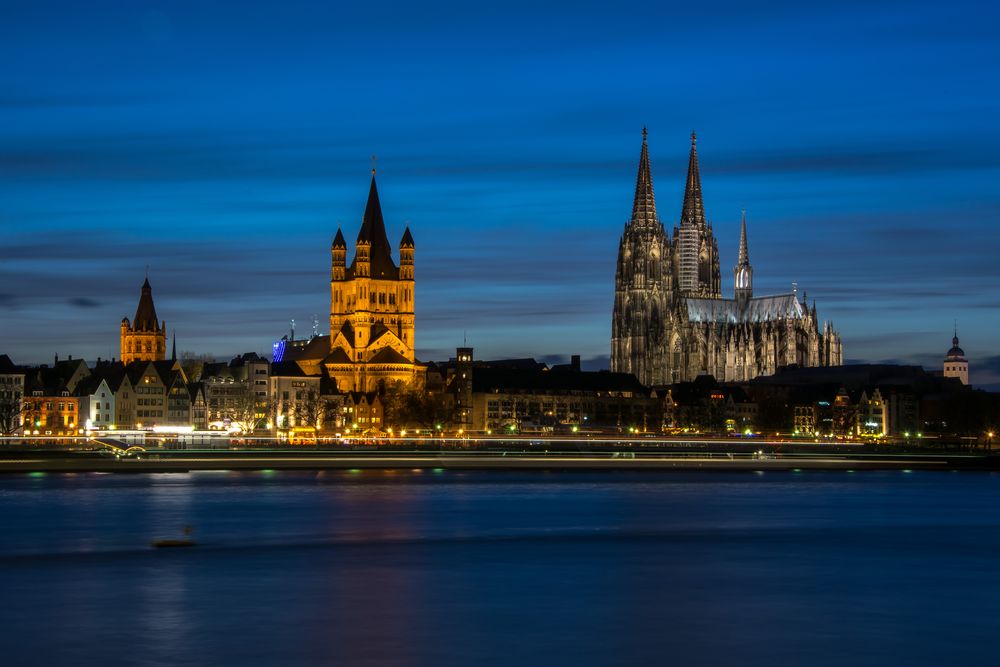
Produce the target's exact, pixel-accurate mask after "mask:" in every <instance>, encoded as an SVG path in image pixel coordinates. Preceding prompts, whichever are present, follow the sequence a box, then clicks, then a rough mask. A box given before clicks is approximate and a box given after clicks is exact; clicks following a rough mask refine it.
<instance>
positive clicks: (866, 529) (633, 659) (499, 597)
mask: <svg viewBox="0 0 1000 667" xmlns="http://www.w3.org/2000/svg"><path fill="white" fill-rule="evenodd" d="M0 517H2V518H0V527H2V531H0V584H2V586H0V610H2V612H0V613H2V617H0V618H2V624H0V639H2V640H3V641H2V647H3V648H2V649H0V651H2V656H3V657H2V664H5V665H21V664H25V665H28V664H34V665H46V664H80V665H106V664H129V665H132V664H134V665H177V664H187V665H202V664H234V665H235V664H239V665H298V664H337V665H384V664H393V665H397V664H405V665H509V664H515V665H520V666H524V665H541V664H545V665H562V664H576V665H650V664H678V665H717V664H740V665H773V664H789V665H804V664H809V665H843V664H854V665H869V664H870V665H875V664H878V665H886V664H903V663H906V664H911V665H912V664H925V665H938V664H942V663H944V662H946V661H947V662H950V663H953V664H973V663H977V664H994V663H995V662H996V660H995V653H996V652H995V650H994V648H993V644H994V641H995V638H996V637H997V636H998V631H1000V576H998V575H1000V475H995V474H989V473H947V472H913V473H904V472H869V473H848V472H802V473H793V472H775V473H770V472H769V473H766V474H760V473H752V472H746V473H726V474H708V473H704V474H703V473H696V472H678V473H639V472H608V473H592V472H588V473H584V472H564V473H544V472H453V471H441V472H437V473H435V472H432V471H425V472H418V471H396V472H354V473H352V472H336V473H330V472H326V473H319V474H310V473H238V474H237V473H192V474H183V475H181V474H171V475H131V476H130V475H46V476H34V477H33V476H26V475H25V476H6V477H0ZM187 525H190V526H192V527H193V528H194V538H195V539H196V540H197V541H198V546H196V547H194V548H191V549H177V550H162V549H160V550H156V549H152V548H150V546H149V544H150V542H151V540H154V539H157V538H169V537H179V536H181V535H182V531H183V529H184V527H185V526H187Z"/></svg>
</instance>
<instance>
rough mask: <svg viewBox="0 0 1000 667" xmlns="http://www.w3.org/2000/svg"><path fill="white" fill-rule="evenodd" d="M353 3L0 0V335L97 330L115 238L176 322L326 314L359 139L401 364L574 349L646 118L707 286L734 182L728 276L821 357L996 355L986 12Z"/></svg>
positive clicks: (101, 327) (602, 280) (202, 343)
mask: <svg viewBox="0 0 1000 667" xmlns="http://www.w3.org/2000/svg"><path fill="white" fill-rule="evenodd" d="M354 4H355V5H356V6H342V5H340V4H338V3H329V2H318V3H306V2H296V1H286V2H282V3H266V4H265V3H246V2H239V3H237V2H214V3H204V2H182V1H174V2H159V3H143V2H134V1H133V2H93V3H65V5H64V4H59V3H45V2H37V1H32V2H17V1H13V2H12V1H11V0H7V2H5V3H4V5H3V9H2V10H0V12H2V14H0V59H2V61H3V62H4V63H6V65H5V66H4V67H3V68H0V84H2V86H0V228H2V231H3V237H4V240H5V243H4V252H3V259H2V260H0V352H6V353H7V354H9V355H10V356H11V357H12V358H14V360H15V361H18V362H39V361H45V360H47V359H50V358H51V356H52V355H53V354H54V353H56V352H58V353H59V354H60V355H61V356H65V355H68V354H72V355H74V356H82V357H87V358H90V359H93V358H96V357H97V356H102V357H111V356H116V355H117V354H118V349H117V347H118V322H119V321H120V319H121V318H122V317H123V316H129V317H131V315H132V314H133V312H134V310H135V304H136V302H137V300H138V294H139V286H140V285H141V283H142V280H143V274H144V271H145V267H146V265H147V264H148V265H149V267H150V269H149V275H150V281H151V283H152V285H153V290H154V296H155V298H156V304H157V310H158V313H159V315H160V317H161V318H164V319H166V320H167V325H168V327H169V328H171V329H173V328H176V329H177V333H178V348H179V349H180V350H188V351H192V352H199V353H209V354H215V355H218V356H220V357H228V356H229V355H232V354H235V353H239V352H243V351H249V350H254V351H260V352H264V351H267V350H269V347H270V343H271V341H273V340H275V339H277V338H279V337H280V336H281V335H282V334H283V333H285V331H286V329H287V327H288V320H290V319H291V318H295V320H296V321H297V323H298V329H299V331H300V333H302V332H307V331H308V330H309V329H311V325H310V320H311V318H312V315H313V314H314V313H315V314H316V315H318V317H319V319H320V323H321V329H322V330H323V331H324V332H325V324H324V323H325V322H326V321H327V312H328V309H329V292H328V280H329V263H330V257H329V245H330V241H331V239H332V237H333V235H334V233H335V232H336V229H337V225H338V224H340V225H342V226H343V228H344V232H345V235H346V236H347V237H348V239H352V238H353V236H354V235H355V234H356V233H357V229H358V226H359V224H360V220H361V215H362V212H363V207H364V203H365V199H366V196H367V191H368V179H369V169H370V156H371V155H372V154H373V153H374V154H377V156H378V171H379V175H378V180H379V191H380V194H381V198H382V206H383V211H384V213H385V217H386V223H387V228H388V230H387V231H388V233H389V236H390V239H391V240H393V241H395V240H398V238H399V236H400V235H401V234H402V231H403V228H404V227H405V226H406V225H407V224H408V225H410V227H411V229H412V231H413V235H414V238H415V240H416V246H417V260H416V261H417V264H416V269H417V348H418V356H419V357H420V358H422V359H442V358H447V357H448V356H450V355H451V354H453V352H454V347H455V346H456V345H459V344H461V342H462V338H463V334H465V335H467V336H468V341H469V343H470V344H471V345H473V346H475V348H476V350H477V356H483V357H500V356H536V357H539V358H542V357H549V356H550V355H554V356H560V355H569V354H573V353H578V354H581V355H583V357H584V358H585V359H589V360H590V362H589V365H590V366H591V367H600V366H602V365H606V363H607V355H608V351H609V347H610V342H609V338H610V315H611V305H612V299H613V274H614V262H615V254H616V250H617V243H618V237H619V235H620V233H621V230H622V226H623V224H624V223H625V220H626V218H627V217H628V215H629V212H630V211H631V203H632V202H631V196H632V191H633V187H634V179H635V170H636V165H637V160H638V155H639V147H640V141H641V128H642V127H643V125H646V126H648V127H649V132H650V135H649V141H650V154H651V159H652V166H653V179H654V184H655V189H656V195H657V205H658V211H659V213H660V216H661V217H662V218H663V220H664V223H665V224H666V225H667V226H668V227H672V226H673V224H674V223H675V221H676V218H677V216H678V215H679V213H680V204H681V192H682V188H683V185H684V177H685V170H686V161H687V150H688V136H689V134H690V132H691V130H692V129H696V130H697V131H698V135H699V156H700V159H701V165H702V183H703V188H704V193H705V200H706V209H707V213H708V216H709V218H710V219H711V220H712V221H713V224H714V228H715V232H716V236H717V238H718V240H719V246H720V247H719V249H720V253H721V256H722V265H723V281H724V285H725V290H726V291H727V292H728V291H730V290H731V289H732V274H731V266H732V264H733V263H734V262H735V259H736V250H737V241H738V219H739V211H740V208H741V207H743V206H745V207H746V208H747V217H748V222H749V237H750V254H751V261H752V262H753V264H754V278H755V283H756V284H755V290H756V291H757V292H758V293H767V292H782V291H787V290H788V289H789V287H790V285H791V283H792V281H796V282H797V283H798V285H799V289H800V290H806V291H807V292H808V294H809V296H810V298H812V297H815V298H816V299H817V300H818V307H819V312H820V316H821V318H824V319H832V320H833V321H834V323H835V325H836V327H837V328H838V329H839V330H840V331H841V333H842V335H843V338H844V344H845V354H846V356H847V357H848V358H849V359H851V360H858V361H879V360H889V359H892V360H900V361H906V362H917V363H925V364H928V365H932V366H933V367H937V366H938V365H939V363H940V358H941V355H942V354H943V353H944V351H945V350H947V348H948V347H949V346H950V340H949V339H950V337H951V327H952V323H953V321H954V320H958V323H959V333H960V336H961V339H962V345H963V347H964V348H965V350H966V352H967V354H968V355H969V356H970V358H971V359H972V374H973V380H974V381H975V382H978V383H992V382H1000V353H998V351H997V347H996V340H997V335H996V333H995V332H996V331H997V330H998V327H1000V297H998V296H997V287H996V286H997V285H998V284H1000V263H998V261H997V253H998V250H1000V231H998V229H1000V225H998V222H1000V190H998V185H997V184H998V177H1000V157H998V156H1000V128H998V123H997V120H996V119H997V118H998V117H1000V92H998V87H997V85H996V77H997V71H998V65H1000V27H998V26H1000V20H998V19H1000V16H998V14H1000V10H997V9H996V8H994V7H989V6H987V4H986V3H971V2H970V3H966V2H952V3H947V4H942V3H925V2H905V3H903V2H900V3H871V2H851V1H847V2H838V3H830V4H823V3H820V4H818V5H816V4H809V3H801V2H779V3H761V4H758V5H752V6H751V4H750V3H733V2H722V3H712V2H707V3H684V4H680V5H677V4H672V3H655V4H650V5H648V6H642V5H640V4H631V3H619V4H620V5H621V6H611V5H610V3H603V2H602V3H579V2H574V3H566V4H561V3H557V2H551V3H538V2H533V3H517V2H504V3H497V4H494V5H488V6H481V7H477V6H470V5H471V4H474V3H461V4H440V5H433V6H431V5H421V4H419V3H401V4H398V5H397V4H394V3H391V2H383V3H377V4H372V5H370V6H361V3H354ZM977 366H978V368H977Z"/></svg>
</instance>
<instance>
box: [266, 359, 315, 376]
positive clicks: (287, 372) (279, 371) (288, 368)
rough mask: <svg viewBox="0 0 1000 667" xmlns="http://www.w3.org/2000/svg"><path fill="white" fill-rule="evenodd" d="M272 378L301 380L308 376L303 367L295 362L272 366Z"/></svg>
mask: <svg viewBox="0 0 1000 667" xmlns="http://www.w3.org/2000/svg"><path fill="white" fill-rule="evenodd" d="M271 377H286V378H289V377H290V378H300V377H310V376H308V375H306V373H305V371H303V370H302V367H301V366H299V365H298V364H297V363H295V362H294V361H278V362H275V363H273V364H271Z"/></svg>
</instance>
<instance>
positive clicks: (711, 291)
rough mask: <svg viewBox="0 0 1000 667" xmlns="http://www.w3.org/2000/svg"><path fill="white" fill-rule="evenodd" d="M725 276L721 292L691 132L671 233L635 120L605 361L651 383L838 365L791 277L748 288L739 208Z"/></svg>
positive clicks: (828, 330)
mask: <svg viewBox="0 0 1000 667" xmlns="http://www.w3.org/2000/svg"><path fill="white" fill-rule="evenodd" d="M733 283H734V284H733V288H734V293H733V297H732V298H723V296H722V281H721V277H720V272H719V249H718V245H717V243H716V240H715V236H714V235H713V232H712V225H711V223H710V222H709V221H708V220H707V219H706V217H705V206H704V203H703V201H702V196H701V176H700V174H699V171H698V151H697V139H696V137H695V135H694V134H693V133H692V135H691V155H690V158H689V161H688V173H687V185H686V186H685V189H684V203H683V205H682V207H681V217H680V224H679V226H678V227H674V230H673V236H672V238H671V237H670V236H668V234H667V232H666V230H665V229H664V227H663V223H662V222H661V221H660V219H659V217H658V216H657V215H656V200H655V198H654V196H653V179H652V175H651V170H650V166H649V149H648V146H647V143H646V130H645V129H643V131H642V152H641V153H640V156H639V175H638V177H637V178H636V184H635V201H634V203H633V205H632V218H631V219H630V220H629V221H628V222H627V223H626V224H625V231H624V233H623V234H622V237H621V241H620V242H619V245H618V266H617V270H616V273H615V305H614V312H613V315H612V324H611V370H612V371H614V372H618V373H632V374H633V375H635V376H636V377H637V378H638V379H639V380H640V381H641V382H642V383H643V384H645V385H647V386H651V385H664V384H670V383H674V382H684V381H690V380H693V379H694V378H695V377H697V376H698V375H702V374H707V375H712V376H714V377H715V378H716V379H717V380H720V381H722V382H739V381H745V380H751V379H753V378H755V377H757V376H760V375H772V374H774V373H775V372H776V371H777V369H778V368H780V367H782V366H791V365H798V366H839V365H841V363H842V350H841V342H840V335H839V334H838V333H837V332H835V331H834V330H833V327H832V324H831V323H830V322H824V323H823V324H822V326H821V325H820V322H819V319H818V318H817V316H816V303H815V301H814V302H813V305H812V307H811V308H810V307H809V306H808V305H807V303H806V300H805V298H804V296H803V298H802V300H800V298H799V295H798V294H797V290H796V289H795V288H794V287H793V289H792V292H791V293H790V294H780V295H775V296H754V294H753V267H752V266H751V265H750V253H749V247H748V244H747V225H746V214H745V213H744V215H743V218H742V221H741V224H740V240H739V259H738V261H737V263H736V266H735V267H734V268H733Z"/></svg>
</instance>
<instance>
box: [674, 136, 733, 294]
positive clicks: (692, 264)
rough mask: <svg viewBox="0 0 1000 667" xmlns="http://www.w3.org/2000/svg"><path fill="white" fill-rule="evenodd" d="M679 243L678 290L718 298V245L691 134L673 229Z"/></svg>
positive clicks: (719, 289) (675, 238)
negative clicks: (678, 217)
mask: <svg viewBox="0 0 1000 667" xmlns="http://www.w3.org/2000/svg"><path fill="white" fill-rule="evenodd" d="M674 243H675V244H676V246H677V248H676V255H677V265H676V267H675V269H676V272H677V287H678V289H679V290H680V292H681V294H682V295H683V296H693V297H703V298H710V299H719V298H721V297H722V284H721V283H722V280H721V274H720V272H719V246H718V244H717V243H716V241H715V237H714V236H713V235H712V225H711V223H709V222H708V221H707V220H706V219H705V204H704V202H703V201H702V198H701V172H700V169H699V167H698V138H697V136H696V135H695V133H694V132H692V133H691V154H690V156H689V157H688V174H687V184H686V185H685V186H684V204H683V205H682V206H681V222H680V227H679V228H676V229H675V230H674Z"/></svg>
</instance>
